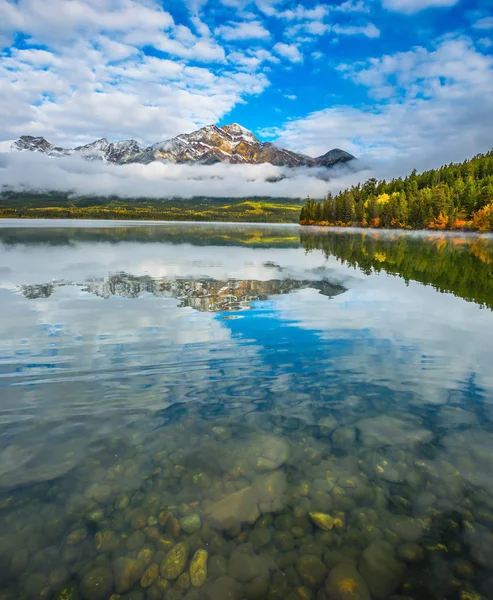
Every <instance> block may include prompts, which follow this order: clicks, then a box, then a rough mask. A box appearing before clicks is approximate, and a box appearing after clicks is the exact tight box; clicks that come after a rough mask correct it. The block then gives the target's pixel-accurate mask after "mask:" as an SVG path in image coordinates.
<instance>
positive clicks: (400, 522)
mask: <svg viewBox="0 0 493 600" xmlns="http://www.w3.org/2000/svg"><path fill="white" fill-rule="evenodd" d="M388 523H389V525H390V528H391V529H392V531H394V532H395V533H396V534H397V535H398V536H399V537H400V538H401V539H402V540H404V541H405V542H417V541H418V540H420V539H421V538H422V537H423V533H424V531H423V524H422V523H421V522H420V521H419V520H418V519H413V518H412V517H408V516H406V515H391V516H390V517H389V519H388Z"/></svg>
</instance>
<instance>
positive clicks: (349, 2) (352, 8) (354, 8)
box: [333, 0, 371, 13]
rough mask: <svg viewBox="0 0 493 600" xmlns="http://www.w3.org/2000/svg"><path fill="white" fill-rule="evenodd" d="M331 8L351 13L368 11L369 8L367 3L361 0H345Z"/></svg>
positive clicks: (369, 10)
mask: <svg viewBox="0 0 493 600" xmlns="http://www.w3.org/2000/svg"><path fill="white" fill-rule="evenodd" d="M333 10H337V11H339V12H345V13H352V12H359V13H370V12H371V8H370V6H369V5H368V4H366V3H365V2H363V1H362V0H346V1H345V2H343V3H342V4H339V5H338V6H334V7H333Z"/></svg>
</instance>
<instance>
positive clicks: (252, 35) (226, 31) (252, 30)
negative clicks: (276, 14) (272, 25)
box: [215, 21, 270, 41]
mask: <svg viewBox="0 0 493 600" xmlns="http://www.w3.org/2000/svg"><path fill="white" fill-rule="evenodd" d="M215 33H216V35H219V36H220V37H222V38H223V39H224V40H228V41H231V40H266V39H269V38H270V33H269V31H267V29H265V27H264V26H263V25H262V23H260V22H258V21H252V22H241V23H230V24H229V25H221V26H220V27H218V28H217V29H216V31H215Z"/></svg>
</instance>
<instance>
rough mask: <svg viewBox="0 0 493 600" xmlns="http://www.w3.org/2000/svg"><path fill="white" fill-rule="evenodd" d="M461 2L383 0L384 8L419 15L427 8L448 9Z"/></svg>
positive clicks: (443, 0)
mask: <svg viewBox="0 0 493 600" xmlns="http://www.w3.org/2000/svg"><path fill="white" fill-rule="evenodd" d="M458 1H459V0H383V1H382V4H383V7H384V8H387V9H388V10H393V11H395V12H401V13H404V14H408V15H410V14H413V13H417V12H419V11H420V10H424V9H426V8H446V7H449V6H454V5H455V4H457V2H458Z"/></svg>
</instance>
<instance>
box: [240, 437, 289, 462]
mask: <svg viewBox="0 0 493 600" xmlns="http://www.w3.org/2000/svg"><path fill="white" fill-rule="evenodd" d="M245 451H246V452H247V456H248V459H249V462H250V463H251V464H252V466H253V467H254V468H255V469H256V470H257V471H274V470H275V469H278V468H279V467H280V466H281V465H282V464H284V463H285V462H286V460H287V459H288V458H289V454H290V447H289V443H288V442H287V441H286V440H285V439H283V438H280V437H277V436H275V435H268V434H259V435H257V436H255V437H254V438H253V439H251V440H249V441H248V443H247V446H246V449H245Z"/></svg>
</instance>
